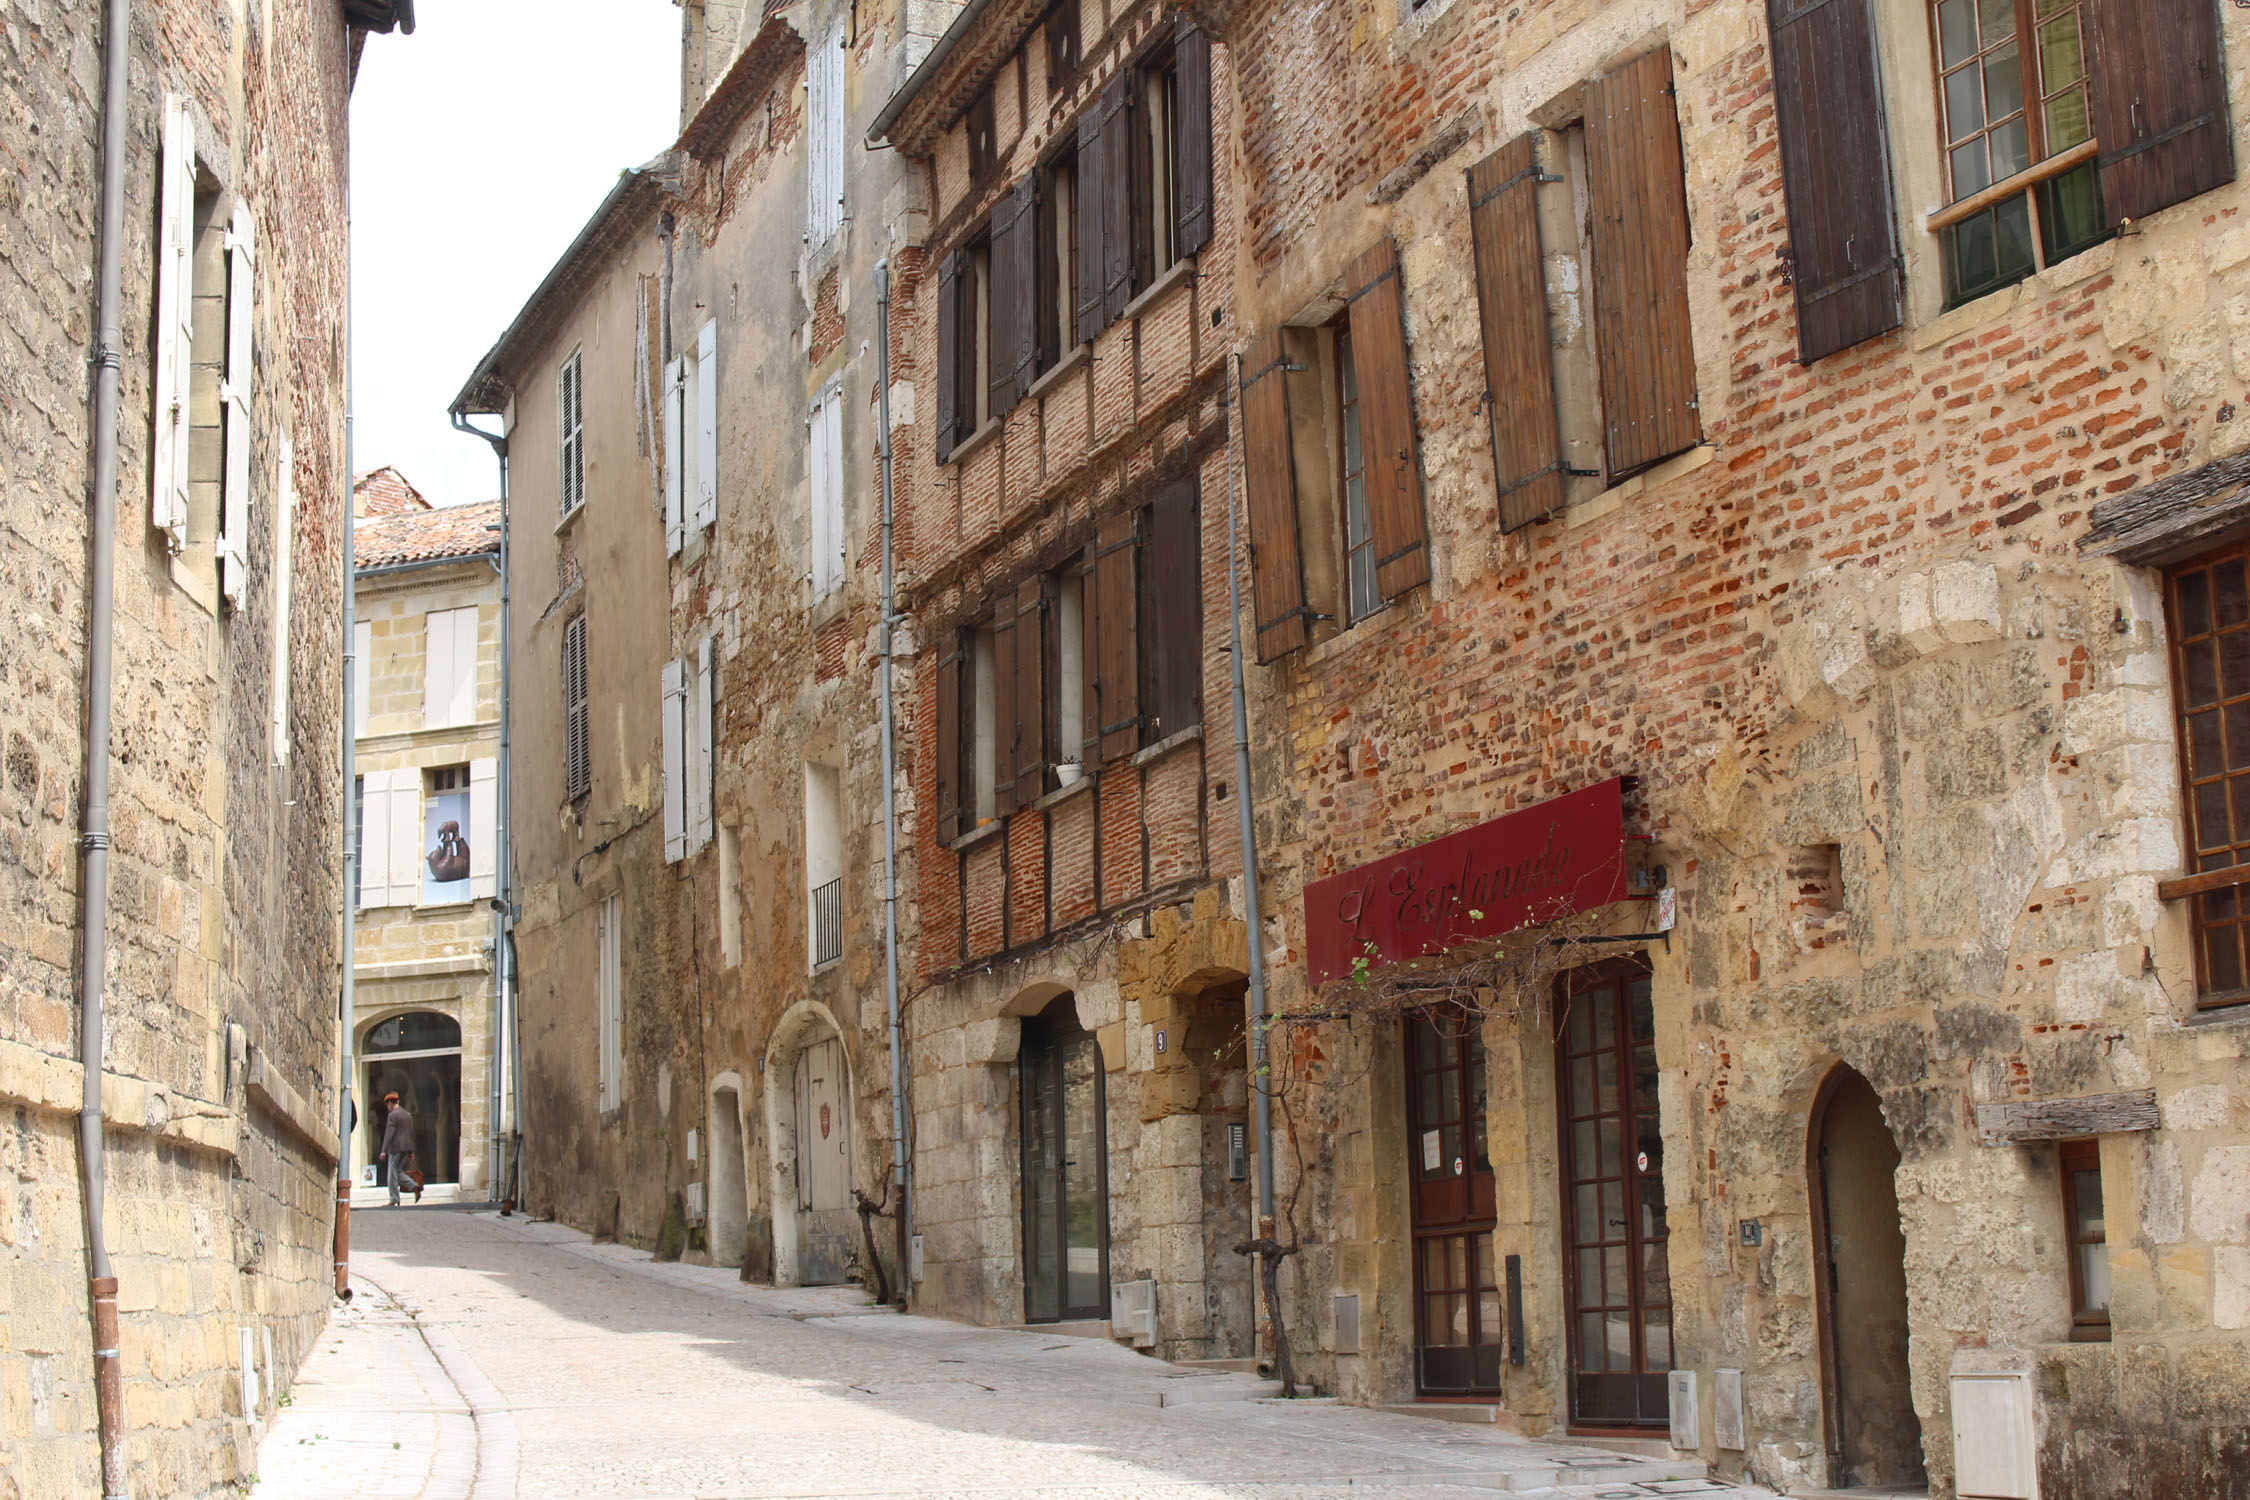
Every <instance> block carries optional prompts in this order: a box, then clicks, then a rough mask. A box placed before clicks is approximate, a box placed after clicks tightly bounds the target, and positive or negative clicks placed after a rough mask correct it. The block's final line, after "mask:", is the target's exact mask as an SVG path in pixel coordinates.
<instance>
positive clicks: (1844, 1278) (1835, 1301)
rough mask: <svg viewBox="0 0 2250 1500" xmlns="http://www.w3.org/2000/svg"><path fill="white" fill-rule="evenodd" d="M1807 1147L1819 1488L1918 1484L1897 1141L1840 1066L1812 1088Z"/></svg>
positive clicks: (1918, 1426)
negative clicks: (1821, 1441)
mask: <svg viewBox="0 0 2250 1500" xmlns="http://www.w3.org/2000/svg"><path fill="white" fill-rule="evenodd" d="M1808 1147H1809V1155H1810V1158H1811V1161H1810V1166H1811V1177H1812V1184H1811V1186H1812V1222H1813V1254H1814V1259H1815V1265H1814V1278H1813V1286H1814V1295H1815V1296H1816V1297H1817V1298H1818V1300H1819V1303H1820V1342H1821V1351H1820V1352H1821V1360H1820V1363H1821V1398H1822V1399H1821V1406H1822V1421H1823V1425H1824V1430H1825V1437H1826V1442H1827V1448H1828V1482H1829V1483H1830V1484H1832V1485H1835V1486H1837V1487H1839V1488H1849V1487H1853V1486H1884V1487H1897V1486H1914V1485H1920V1484H1924V1483H1926V1482H1927V1476H1926V1474H1925V1472H1924V1470H1923V1466H1922V1423H1921V1419H1920V1418H1919V1417H1917V1416H1916V1415H1915V1412H1914V1391H1913V1382H1912V1378H1911V1375H1910V1371H1909V1366H1908V1362H1907V1331H1908V1325H1907V1312H1906V1232H1905V1230H1904V1228H1903V1227H1902V1226H1901V1224H1900V1222H1899V1210H1898V1177H1897V1174H1898V1163H1899V1151H1898V1142H1897V1140H1896V1139H1895V1138H1894V1137H1893V1136H1892V1135H1891V1130H1890V1126H1889V1125H1888V1124H1887V1123H1885V1121H1884V1119H1883V1104H1882V1100H1881V1099H1880V1098H1879V1097H1878V1096H1877V1095H1876V1093H1875V1089H1874V1087H1873V1086H1872V1085H1871V1084H1869V1083H1868V1081H1867V1080H1866V1079H1865V1078H1863V1077H1861V1076H1860V1075H1859V1074H1858V1073H1857V1072H1855V1071H1853V1070H1852V1069H1851V1068H1849V1067H1846V1066H1843V1065H1841V1064H1839V1065H1838V1066H1837V1067H1835V1068H1834V1069H1832V1070H1830V1072H1829V1074H1828V1076H1827V1077H1826V1078H1824V1079H1823V1080H1822V1081H1821V1085H1820V1092H1819V1094H1818V1095H1817V1096H1816V1097H1815V1098H1814V1101H1813V1109H1812V1128H1811V1133H1810V1139H1809V1141H1808Z"/></svg>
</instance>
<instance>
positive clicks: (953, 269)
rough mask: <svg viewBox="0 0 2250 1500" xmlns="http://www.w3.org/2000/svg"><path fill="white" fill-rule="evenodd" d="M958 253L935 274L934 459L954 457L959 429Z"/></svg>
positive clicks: (959, 329)
mask: <svg viewBox="0 0 2250 1500" xmlns="http://www.w3.org/2000/svg"><path fill="white" fill-rule="evenodd" d="M960 368H961V252H960V251H958V250H956V251H954V252H953V253H952V254H951V255H948V256H947V257H946V258H945V259H943V260H941V261H939V262H938V275H937V450H936V451H937V461H938V462H939V463H941V464H942V463H944V462H945V461H946V460H948V459H950V458H951V457H953V443H954V440H955V438H956V437H958V436H959V434H960V430H961V392H960V390H959V388H958V387H959V381H958V380H957V378H956V377H957V376H958V374H959V372H960Z"/></svg>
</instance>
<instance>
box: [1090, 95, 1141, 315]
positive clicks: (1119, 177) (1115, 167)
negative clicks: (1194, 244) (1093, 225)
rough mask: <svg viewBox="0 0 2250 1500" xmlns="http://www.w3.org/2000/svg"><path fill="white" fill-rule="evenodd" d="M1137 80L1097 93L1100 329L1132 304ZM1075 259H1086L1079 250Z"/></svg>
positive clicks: (1123, 313) (1123, 312)
mask: <svg viewBox="0 0 2250 1500" xmlns="http://www.w3.org/2000/svg"><path fill="white" fill-rule="evenodd" d="M1139 77H1140V75H1139V73H1138V72H1137V71H1135V70H1134V69H1132V68H1127V69H1126V70H1125V71H1123V72H1122V73H1119V74H1118V75H1117V76H1116V77H1115V78H1112V79H1111V80H1110V81H1109V87H1108V88H1106V89H1103V90H1102V106H1101V108H1102V242H1101V243H1102V326H1103V327H1104V328H1107V327H1108V326H1109V325H1110V324H1112V323H1114V322H1116V321H1117V320H1118V319H1119V318H1121V317H1123V316H1124V315H1125V307H1126V304H1127V303H1129V302H1131V301H1132V300H1133V249H1134V246H1133V241H1134V240H1135V238H1136V236H1135V235H1134V233H1133V200H1134V198H1135V197H1136V196H1137V195H1136V194H1135V193H1134V191H1133V137H1134V135H1135V134H1136V132H1135V131H1134V129H1133V127H1134V125H1135V123H1136V118H1135V116H1136V111H1135V110H1134V108H1133V90H1132V88H1131V87H1130V85H1131V84H1133V83H1134V82H1136V81H1137V80H1138V79H1139ZM1079 253H1080V254H1081V255H1083V254H1085V247H1084V246H1080V248H1079Z"/></svg>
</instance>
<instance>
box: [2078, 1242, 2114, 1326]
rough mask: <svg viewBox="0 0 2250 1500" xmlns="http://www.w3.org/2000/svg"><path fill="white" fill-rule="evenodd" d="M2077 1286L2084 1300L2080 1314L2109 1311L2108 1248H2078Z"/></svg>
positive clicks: (2083, 1246) (2097, 1246) (2105, 1246)
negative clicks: (2083, 1295) (2081, 1291)
mask: <svg viewBox="0 0 2250 1500" xmlns="http://www.w3.org/2000/svg"><path fill="white" fill-rule="evenodd" d="M2078 1284H2079V1286H2080V1288H2081V1289H2083V1291H2084V1294H2085V1298H2086V1304H2085V1306H2083V1307H2081V1308H2080V1309H2079V1311H2080V1312H2108V1311H2109V1246H2107V1245H2081V1246H2079V1247H2078Z"/></svg>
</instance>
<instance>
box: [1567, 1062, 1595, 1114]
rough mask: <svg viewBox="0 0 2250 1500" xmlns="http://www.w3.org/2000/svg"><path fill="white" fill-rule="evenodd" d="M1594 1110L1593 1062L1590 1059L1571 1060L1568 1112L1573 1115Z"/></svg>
mask: <svg viewBox="0 0 2250 1500" xmlns="http://www.w3.org/2000/svg"><path fill="white" fill-rule="evenodd" d="M1593 1108H1594V1060H1593V1059H1592V1058H1590V1057H1578V1058H1573V1059H1571V1064H1570V1112H1571V1113H1572V1114H1574V1115H1582V1114H1588V1113H1591V1112H1592V1110H1593Z"/></svg>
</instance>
